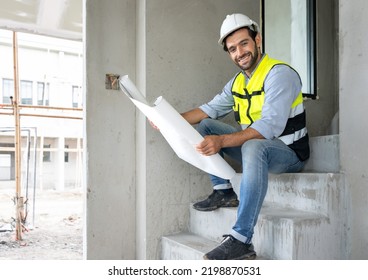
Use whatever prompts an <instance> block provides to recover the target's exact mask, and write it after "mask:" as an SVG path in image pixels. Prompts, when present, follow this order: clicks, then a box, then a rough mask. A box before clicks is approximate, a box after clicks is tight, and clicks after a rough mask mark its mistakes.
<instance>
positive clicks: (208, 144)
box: [196, 135, 222, 156]
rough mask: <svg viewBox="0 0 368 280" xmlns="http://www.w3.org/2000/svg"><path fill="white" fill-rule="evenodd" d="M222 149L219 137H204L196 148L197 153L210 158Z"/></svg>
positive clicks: (220, 137)
mask: <svg viewBox="0 0 368 280" xmlns="http://www.w3.org/2000/svg"><path fill="white" fill-rule="evenodd" d="M221 148H222V136H221V135H209V136H205V138H204V140H203V141H202V142H201V143H199V144H198V145H197V146H196V150H197V152H199V153H200V154H202V155H204V156H211V155H214V154H216V153H218V152H219V151H220V149H221Z"/></svg>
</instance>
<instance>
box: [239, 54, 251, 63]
mask: <svg viewBox="0 0 368 280" xmlns="http://www.w3.org/2000/svg"><path fill="white" fill-rule="evenodd" d="M249 59H250V53H247V54H245V55H243V56H242V57H241V58H239V59H238V63H246V62H248V61H249Z"/></svg>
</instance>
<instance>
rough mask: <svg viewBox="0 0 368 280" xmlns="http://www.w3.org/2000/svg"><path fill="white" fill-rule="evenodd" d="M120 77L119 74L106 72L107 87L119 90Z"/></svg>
mask: <svg viewBox="0 0 368 280" xmlns="http://www.w3.org/2000/svg"><path fill="white" fill-rule="evenodd" d="M119 77H120V75H117V74H106V77H105V88H106V89H112V90H119V89H120V87H119Z"/></svg>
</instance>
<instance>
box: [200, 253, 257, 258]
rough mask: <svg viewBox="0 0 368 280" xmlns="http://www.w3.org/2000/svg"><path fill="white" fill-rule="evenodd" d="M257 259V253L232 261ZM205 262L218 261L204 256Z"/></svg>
mask: <svg viewBox="0 0 368 280" xmlns="http://www.w3.org/2000/svg"><path fill="white" fill-rule="evenodd" d="M256 258H257V254H256V253H249V254H247V255H245V256H241V257H239V258H235V259H231V260H255V259H256ZM203 259H204V260H216V259H209V258H208V257H207V255H204V256H203Z"/></svg>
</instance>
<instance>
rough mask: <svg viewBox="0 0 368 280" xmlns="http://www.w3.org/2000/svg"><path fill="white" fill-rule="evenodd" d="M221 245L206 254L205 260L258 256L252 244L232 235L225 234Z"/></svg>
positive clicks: (250, 258) (241, 258)
mask: <svg viewBox="0 0 368 280" xmlns="http://www.w3.org/2000/svg"><path fill="white" fill-rule="evenodd" d="M224 237H225V238H224V240H222V243H221V245H220V246H218V247H216V248H215V249H213V250H212V251H211V252H209V253H207V254H205V255H204V256H203V259H205V260H254V259H255V258H256V257H257V254H256V252H255V251H254V247H253V245H252V244H245V243H243V242H241V241H239V240H237V239H236V238H234V237H233V236H231V235H224Z"/></svg>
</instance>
